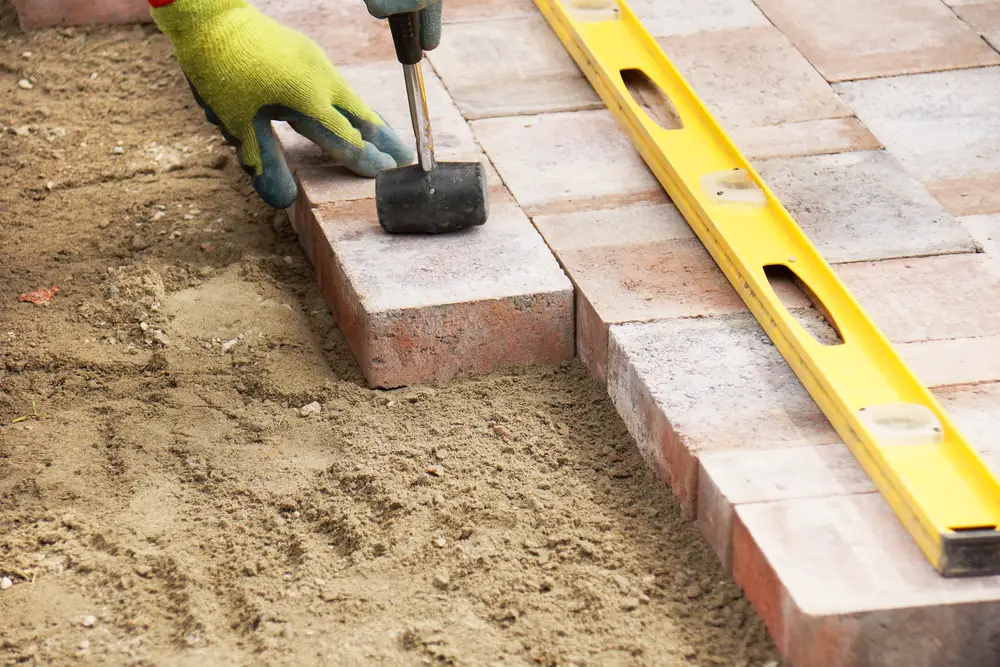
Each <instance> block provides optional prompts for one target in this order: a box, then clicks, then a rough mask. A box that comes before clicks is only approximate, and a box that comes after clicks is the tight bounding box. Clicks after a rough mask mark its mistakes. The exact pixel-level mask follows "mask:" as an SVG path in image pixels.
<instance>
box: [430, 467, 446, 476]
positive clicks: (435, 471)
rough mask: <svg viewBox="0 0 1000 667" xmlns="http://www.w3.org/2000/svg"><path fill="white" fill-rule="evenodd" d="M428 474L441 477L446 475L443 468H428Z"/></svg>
mask: <svg viewBox="0 0 1000 667" xmlns="http://www.w3.org/2000/svg"><path fill="white" fill-rule="evenodd" d="M426 472H427V474H428V475H434V476H435V477H441V476H442V475H444V468H442V467H441V466H427V469H426Z"/></svg>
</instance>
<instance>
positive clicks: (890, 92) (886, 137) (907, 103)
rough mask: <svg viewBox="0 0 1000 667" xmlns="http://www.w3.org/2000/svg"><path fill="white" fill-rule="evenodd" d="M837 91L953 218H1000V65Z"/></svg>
mask: <svg viewBox="0 0 1000 667" xmlns="http://www.w3.org/2000/svg"><path fill="white" fill-rule="evenodd" d="M836 89H837V90H838V91H839V92H840V94H841V95H842V96H843V97H844V98H845V99H846V100H847V101H848V102H849V103H850V104H851V106H852V107H853V108H854V110H855V111H856V112H857V114H858V117H859V118H860V119H861V120H862V122H864V123H865V124H866V125H867V126H868V128H869V129H871V130H872V132H873V133H874V134H875V135H876V136H877V137H878V138H879V140H880V141H881V142H882V143H883V144H885V146H886V147H887V149H888V150H889V151H890V152H891V153H892V154H893V155H895V156H896V157H897V158H898V159H899V160H900V162H901V163H902V164H903V166H904V167H906V169H907V170H908V171H909V172H910V173H912V174H914V175H915V176H916V177H917V178H919V179H920V180H922V181H924V182H925V183H927V185H928V188H929V189H930V191H931V192H932V193H933V194H934V195H935V196H936V197H937V198H938V199H939V200H940V201H941V202H942V203H943V204H944V205H945V207H946V208H948V209H949V210H950V211H951V212H952V213H954V214H956V215H977V214H985V213H1000V115H998V114H997V112H996V110H997V108H1000V67H986V68H981V69H970V70H961V71H953V72H937V73H933V74H919V75H914V76H904V77H895V78H889V79H877V80H872V81H856V82H851V83H844V84H839V85H837V86H836Z"/></svg>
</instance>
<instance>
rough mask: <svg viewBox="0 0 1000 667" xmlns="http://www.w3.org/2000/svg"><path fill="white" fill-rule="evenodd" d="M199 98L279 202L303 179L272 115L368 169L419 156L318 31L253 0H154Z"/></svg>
mask: <svg viewBox="0 0 1000 667" xmlns="http://www.w3.org/2000/svg"><path fill="white" fill-rule="evenodd" d="M149 3H150V5H152V10H151V15H152V17H153V20H154V21H155V22H156V24H157V26H159V28H160V30H161V31H162V32H163V33H164V34H165V35H167V37H168V38H169V39H170V41H171V43H172V44H173V47H174V53H175V55H176V56H177V60H178V62H179V63H180V66H181V69H182V70H183V71H184V74H185V75H186V76H187V79H188V84H189V85H190V86H191V90H192V92H193V93H194V96H195V100H196V101H197V102H198V104H199V105H200V106H201V108H202V109H203V110H204V111H205V116H206V117H207V118H208V120H209V121H210V122H212V123H213V124H215V125H216V126H218V127H219V128H220V129H221V130H222V134H223V135H224V136H225V137H226V139H227V140H229V141H230V142H231V143H233V144H234V145H235V146H236V148H237V152H238V155H239V159H240V163H241V164H242V165H243V167H244V169H245V170H246V171H247V173H249V174H250V176H251V179H252V182H253V186H254V189H255V190H256V191H257V193H258V194H259V195H260V196H261V198H262V199H263V200H264V201H265V202H266V203H267V204H269V205H270V206H273V207H275V208H287V207H289V206H291V205H292V204H293V203H294V201H295V196H296V193H297V188H296V185H295V179H294V177H293V176H292V173H291V171H290V170H289V168H288V164H287V163H286V162H285V158H284V155H283V154H282V152H281V148H280V146H279V144H278V138H277V136H275V134H274V131H273V130H272V128H271V121H273V120H278V121H286V122H287V123H288V124H289V125H290V126H291V127H292V128H294V129H295V131H296V132H298V133H299V134H301V135H303V136H304V137H306V138H307V139H309V140H311V141H312V142H313V143H315V144H316V145H318V146H319V147H320V148H322V149H323V150H324V151H325V152H326V153H327V154H328V155H330V157H332V158H333V159H334V160H336V161H337V162H338V163H340V164H343V165H344V166H346V167H347V168H348V169H350V170H351V171H353V172H354V173H356V174H358V175H360V176H366V177H369V178H374V177H375V175H376V174H377V173H378V172H379V171H382V170H383V169H391V168H394V167H397V166H404V165H408V164H410V163H412V162H413V159H414V154H413V151H412V150H411V149H410V148H409V147H407V146H406V145H405V144H404V143H403V142H402V141H401V140H400V138H399V136H398V135H396V133H395V132H394V131H393V130H392V128H390V127H389V126H388V125H387V124H386V123H385V121H384V120H383V119H382V117H381V116H380V115H378V114H377V113H375V112H374V111H372V110H371V109H370V108H369V107H368V105H366V104H365V103H364V102H363V101H362V100H361V99H360V98H359V97H358V96H357V95H356V94H355V93H354V91H352V90H351V88H350V86H349V85H348V84H347V82H346V81H345V80H344V78H343V77H342V76H341V74H340V73H339V72H338V71H337V70H336V68H335V67H334V66H333V64H332V63H331V62H330V60H329V58H327V56H326V54H324V53H323V51H322V50H321V49H320V48H319V46H317V45H316V44H315V43H314V42H313V41H312V40H310V39H308V38H307V37H305V36H304V35H302V34H301V33H299V32H296V31H294V30H292V29H290V28H288V27H286V26H283V25H281V24H279V23H277V22H276V21H274V20H273V19H271V18H268V17H266V16H264V15H262V14H261V13H260V12H258V11H257V9H256V8H254V7H253V6H251V5H250V4H249V3H248V2H246V0H149Z"/></svg>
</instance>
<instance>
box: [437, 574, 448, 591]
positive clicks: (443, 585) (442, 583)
mask: <svg viewBox="0 0 1000 667" xmlns="http://www.w3.org/2000/svg"><path fill="white" fill-rule="evenodd" d="M450 585H451V577H450V576H448V572H447V571H446V570H441V571H440V572H437V573H435V574H434V587H435V588H439V589H441V590H442V591H446V590H448V586H450Z"/></svg>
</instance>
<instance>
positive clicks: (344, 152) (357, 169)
mask: <svg viewBox="0 0 1000 667" xmlns="http://www.w3.org/2000/svg"><path fill="white" fill-rule="evenodd" d="M188 85H189V86H190V87H191V92H192V93H193V94H194V99H195V101H196V102H197V103H198V106H200V107H201V108H202V110H203V111H204V112H205V118H207V119H208V121H209V122H210V123H212V124H213V125H215V126H216V127H218V128H219V130H220V131H221V132H222V136H223V137H225V139H226V141H228V142H229V143H231V144H233V145H234V146H235V147H236V150H237V152H241V151H242V146H241V142H240V141H239V139H237V138H236V137H234V136H233V135H232V134H231V133H230V132H228V131H227V130H226V128H225V127H224V126H223V124H222V123H221V122H220V120H219V118H218V116H217V115H216V114H215V112H213V111H212V109H211V108H210V107H209V106H208V105H207V104H205V101H204V100H203V99H202V98H201V96H200V95H198V91H197V90H195V88H194V86H193V85H190V82H188ZM333 108H334V109H336V110H337V111H338V112H339V113H341V114H343V115H344V117H345V118H347V120H348V121H349V122H350V123H351V125H352V126H354V128H355V129H356V130H358V132H359V133H360V134H361V138H362V139H363V140H364V147H363V148H358V147H357V146H354V145H353V144H351V143H349V142H348V141H346V140H345V139H343V138H341V137H338V136H337V135H335V134H334V133H333V132H331V131H330V130H328V129H327V128H326V127H325V126H324V125H323V124H322V123H320V122H319V121H317V120H315V119H313V118H310V117H308V116H306V115H304V114H302V113H300V112H298V111H295V110H293V109H289V108H288V107H286V106H283V105H270V106H266V107H262V108H261V109H260V111H258V112H257V115H256V116H255V117H254V120H253V128H254V134H255V136H256V138H257V144H258V145H259V146H260V155H261V160H262V161H263V167H264V168H263V171H262V172H261V174H260V175H259V176H257V175H256V174H255V173H254V171H253V169H250V168H247V167H244V170H245V171H246V172H247V173H248V174H249V175H250V177H251V182H252V184H253V187H254V190H256V191H257V194H258V195H260V198H261V199H263V200H264V202H265V203H266V204H267V205H268V206H272V207H274V208H281V209H283V208H288V207H289V206H291V205H292V204H294V203H295V198H296V196H297V195H298V187H297V185H296V183H295V177H294V176H293V175H292V172H291V169H289V168H288V163H287V162H286V161H285V155H284V153H283V152H282V150H281V144H280V142H279V141H278V137H277V135H276V134H275V133H274V129H273V128H272V126H271V123H272V121H284V122H286V123H288V124H289V125H290V126H291V127H292V129H294V130H295V131H296V132H298V133H299V134H301V135H302V136H304V137H305V138H306V139H309V140H310V141H312V142H313V143H314V144H316V145H317V146H319V147H320V148H321V149H323V152H325V153H326V154H327V155H329V156H330V157H332V158H333V159H334V160H336V161H337V162H338V163H340V164H342V165H343V166H345V167H347V168H348V169H349V170H351V171H352V172H354V173H355V174H358V175H359V176H366V177H368V178H374V177H375V176H376V175H377V174H378V173H379V172H380V171H382V170H384V169H393V168H395V167H403V166H406V165H408V164H412V163H413V160H414V158H415V157H416V155H415V153H414V151H413V149H411V148H410V147H409V146H407V145H406V144H404V143H403V142H402V140H401V139H400V138H399V135H397V134H396V133H395V132H394V131H393V129H392V128H391V127H389V125H388V123H386V124H385V125H378V124H376V123H370V122H366V121H362V120H361V119H360V118H358V117H357V116H355V115H353V114H351V113H350V112H348V111H346V110H344V109H341V108H339V107H336V106H334V107H333ZM379 118H382V117H381V116H379ZM382 122H383V123H384V122H385V119H384V118H382ZM241 162H242V160H241Z"/></svg>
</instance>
